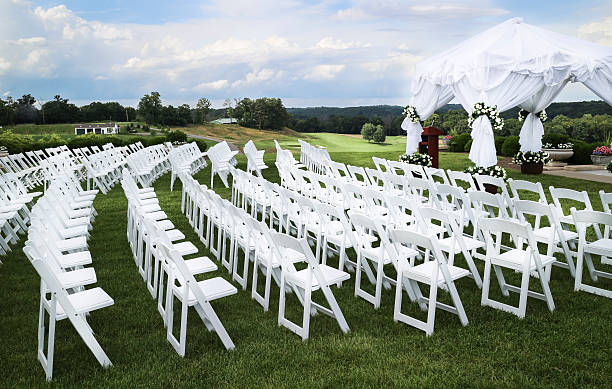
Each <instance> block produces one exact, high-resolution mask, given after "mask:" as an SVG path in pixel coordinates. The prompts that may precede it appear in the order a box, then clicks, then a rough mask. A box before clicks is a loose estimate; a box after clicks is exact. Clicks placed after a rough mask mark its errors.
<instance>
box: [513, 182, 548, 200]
mask: <svg viewBox="0 0 612 389" xmlns="http://www.w3.org/2000/svg"><path fill="white" fill-rule="evenodd" d="M508 186H510V191H511V192H512V199H513V200H514V199H520V200H530V199H529V198H525V197H526V196H523V198H521V192H519V191H525V192H529V193H530V194H531V195H532V196H533V195H534V194H535V195H537V198H538V201H540V202H541V203H543V204H547V203H548V201H547V200H546V195H545V194H544V188H542V183H540V182H531V181H525V180H513V179H512V178H509V179H508Z"/></svg>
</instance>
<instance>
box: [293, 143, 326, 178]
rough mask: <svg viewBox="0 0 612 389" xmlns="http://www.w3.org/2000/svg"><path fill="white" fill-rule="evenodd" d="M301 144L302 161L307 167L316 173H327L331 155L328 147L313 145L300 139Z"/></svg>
mask: <svg viewBox="0 0 612 389" xmlns="http://www.w3.org/2000/svg"><path fill="white" fill-rule="evenodd" d="M298 142H299V144H300V162H301V163H302V164H303V165H304V166H306V169H308V170H310V171H313V172H315V173H325V172H326V171H327V169H328V166H329V162H330V161H331V157H330V156H329V152H328V151H327V149H326V148H324V147H321V146H313V145H311V144H310V143H308V142H305V141H303V140H301V139H298Z"/></svg>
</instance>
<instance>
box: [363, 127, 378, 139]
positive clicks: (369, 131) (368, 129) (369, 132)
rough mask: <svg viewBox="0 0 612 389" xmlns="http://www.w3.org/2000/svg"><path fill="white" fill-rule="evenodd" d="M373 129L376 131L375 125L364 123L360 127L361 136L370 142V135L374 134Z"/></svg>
mask: <svg viewBox="0 0 612 389" xmlns="http://www.w3.org/2000/svg"><path fill="white" fill-rule="evenodd" d="M375 131H376V126H375V125H373V124H372V123H365V124H364V125H363V126H362V127H361V137H362V138H363V139H364V140H367V141H368V142H370V141H371V140H372V137H373V136H374V132H375Z"/></svg>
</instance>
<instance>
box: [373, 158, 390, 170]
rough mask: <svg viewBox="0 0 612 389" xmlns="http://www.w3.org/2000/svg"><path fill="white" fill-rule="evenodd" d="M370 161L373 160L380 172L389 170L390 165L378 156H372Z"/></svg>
mask: <svg viewBox="0 0 612 389" xmlns="http://www.w3.org/2000/svg"><path fill="white" fill-rule="evenodd" d="M372 161H373V162H374V165H375V166H376V169H377V170H378V171H379V172H381V173H386V172H390V170H391V169H390V167H389V164H388V163H387V160H386V159H383V158H378V157H372Z"/></svg>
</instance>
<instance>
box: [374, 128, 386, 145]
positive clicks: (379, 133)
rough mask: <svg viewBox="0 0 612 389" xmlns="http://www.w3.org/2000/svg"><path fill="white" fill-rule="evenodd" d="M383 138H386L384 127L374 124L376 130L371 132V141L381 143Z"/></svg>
mask: <svg viewBox="0 0 612 389" xmlns="http://www.w3.org/2000/svg"><path fill="white" fill-rule="evenodd" d="M385 139H387V134H386V133H385V128H384V127H383V126H381V125H380V124H379V125H377V126H376V130H375V131H374V133H373V134H372V141H374V143H383V142H384V141H385Z"/></svg>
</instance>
